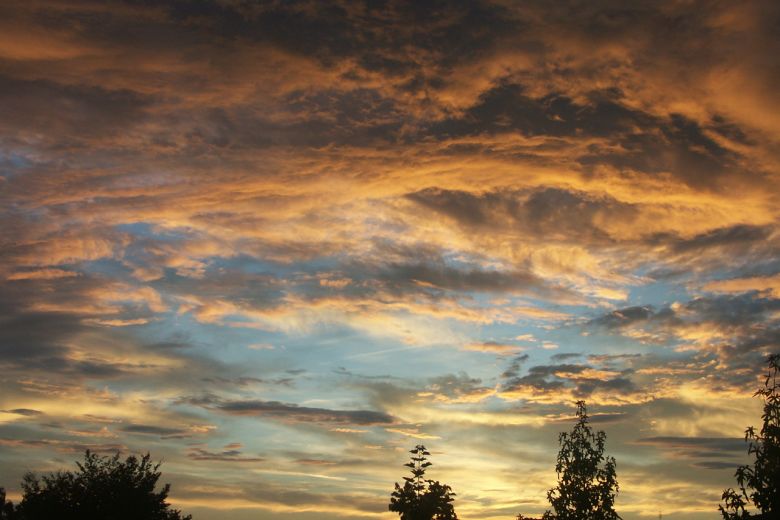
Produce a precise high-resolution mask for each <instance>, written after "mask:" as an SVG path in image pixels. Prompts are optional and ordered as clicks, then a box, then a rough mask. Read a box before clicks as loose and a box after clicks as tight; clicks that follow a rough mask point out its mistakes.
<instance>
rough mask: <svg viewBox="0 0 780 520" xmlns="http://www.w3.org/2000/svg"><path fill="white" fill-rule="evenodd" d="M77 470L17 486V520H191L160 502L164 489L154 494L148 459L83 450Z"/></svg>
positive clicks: (28, 478)
mask: <svg viewBox="0 0 780 520" xmlns="http://www.w3.org/2000/svg"><path fill="white" fill-rule="evenodd" d="M76 465H77V466H78V470H77V471H64V472H63V471H58V472H57V473H51V474H48V475H42V476H41V477H40V478H39V477H37V476H36V475H34V474H32V473H28V474H27V475H25V476H24V480H23V481H22V491H23V495H22V501H21V502H20V503H19V506H18V514H19V517H20V520H50V519H57V520H108V519H111V520H139V519H144V520H191V518H192V517H191V516H189V515H187V516H182V515H181V513H180V512H179V511H178V510H175V509H171V508H170V504H168V503H167V502H166V499H167V498H168V492H169V491H170V484H165V485H164V486H162V489H160V491H155V488H156V487H157V481H158V480H159V479H160V475H161V473H160V471H159V468H160V463H157V464H155V463H153V462H152V461H151V458H150V456H149V454H146V455H144V456H143V457H141V458H138V457H135V456H129V457H127V459H125V460H124V461H121V460H119V454H118V453H117V454H116V455H114V456H113V457H101V456H99V455H96V454H94V453H91V452H90V451H89V450H87V452H86V454H85V455H84V462H83V463H79V462H77V463H76Z"/></svg>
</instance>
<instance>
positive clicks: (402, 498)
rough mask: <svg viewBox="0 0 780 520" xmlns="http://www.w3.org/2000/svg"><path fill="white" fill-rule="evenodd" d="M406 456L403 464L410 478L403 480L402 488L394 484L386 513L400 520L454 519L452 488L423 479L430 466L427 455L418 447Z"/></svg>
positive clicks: (455, 518) (455, 516) (427, 453)
mask: <svg viewBox="0 0 780 520" xmlns="http://www.w3.org/2000/svg"><path fill="white" fill-rule="evenodd" d="M409 453H411V454H412V457H411V460H410V461H409V462H407V463H406V464H404V465H405V466H407V467H408V468H410V470H411V473H412V476H411V477H404V480H405V482H404V486H403V487H401V486H399V485H398V483H397V482H396V484H395V491H393V492H392V493H391V495H390V504H389V506H388V508H389V509H390V511H394V512H396V513H398V515H399V516H400V517H401V520H457V519H458V515H456V514H455V509H454V508H453V506H452V502H453V500H455V499H454V498H453V497H454V496H455V493H453V492H452V488H450V486H448V485H446V484H441V483H440V482H439V481H434V480H429V479H426V478H425V470H426V469H427V468H428V467H430V466H432V463H430V462H428V459H427V456H428V455H430V452H428V451H427V450H426V449H425V446H423V445H422V444H418V445H417V446H415V448H414V449H413V450H411V451H410V452H409Z"/></svg>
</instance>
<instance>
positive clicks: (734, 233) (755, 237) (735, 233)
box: [672, 224, 773, 253]
mask: <svg viewBox="0 0 780 520" xmlns="http://www.w3.org/2000/svg"><path fill="white" fill-rule="evenodd" d="M772 229H773V228H772V226H752V225H747V224H740V225H736V226H731V227H727V228H719V229H713V230H712V231H707V232H706V233H702V234H700V235H697V236H695V237H693V238H690V239H687V240H678V241H676V242H673V243H672V250H673V251H674V252H675V253H691V252H697V251H702V250H705V249H710V248H725V247H728V248H732V249H733V248H735V247H738V248H741V249H747V248H749V247H750V246H751V245H754V244H756V243H757V242H761V241H763V240H766V239H767V238H768V237H769V235H770V234H771V233H772Z"/></svg>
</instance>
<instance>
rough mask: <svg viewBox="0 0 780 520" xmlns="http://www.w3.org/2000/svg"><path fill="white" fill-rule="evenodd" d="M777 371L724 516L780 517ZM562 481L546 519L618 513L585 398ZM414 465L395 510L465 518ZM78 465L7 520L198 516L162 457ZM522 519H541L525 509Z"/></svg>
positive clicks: (32, 490)
mask: <svg viewBox="0 0 780 520" xmlns="http://www.w3.org/2000/svg"><path fill="white" fill-rule="evenodd" d="M767 363H768V365H769V371H768V373H767V376H766V379H765V381H764V386H763V388H760V389H759V390H758V391H757V392H756V393H755V395H756V396H761V397H762V398H763V400H764V411H763V414H762V416H761V418H762V422H763V425H762V427H761V429H760V430H758V431H756V429H755V428H753V427H752V426H751V427H749V428H748V429H747V430H746V432H745V441H746V442H747V444H748V453H749V454H750V455H751V457H752V459H753V460H754V462H753V463H752V464H749V465H745V466H740V467H739V468H737V471H736V474H735V477H736V481H737V488H736V489H735V488H729V489H727V490H726V491H724V492H723V496H722V501H723V502H722V503H721V504H720V506H719V509H720V512H721V515H722V517H723V520H748V519H749V520H778V519H780V381H778V375H780V355H777V354H776V355H772V356H770V357H769V358H768V360H767ZM558 443H559V445H560V450H559V452H558V458H557V462H556V464H555V471H556V473H557V474H558V485H557V486H555V487H554V488H553V489H551V490H550V491H548V492H547V500H548V501H549V503H550V506H551V509H550V510H548V511H546V512H545V513H544V514H543V515H542V519H541V520H618V519H620V518H621V517H620V515H618V514H617V512H615V497H616V495H617V493H618V489H619V487H618V482H617V472H616V464H615V459H614V458H612V457H609V456H605V455H604V451H605V447H606V434H605V433H604V432H603V431H598V432H594V431H593V429H592V428H591V427H590V425H589V424H588V414H587V409H586V407H585V403H584V402H583V401H579V402H578V403H577V423H576V424H575V425H574V428H573V429H572V431H571V432H564V433H561V434H560V436H559V438H558ZM411 454H412V457H411V460H410V461H409V462H408V463H407V464H406V466H407V467H408V468H409V469H410V473H411V475H410V476H408V477H404V478H403V479H404V485H403V486H401V485H399V484H398V483H396V484H395V490H394V491H393V492H392V493H391V495H390V504H389V506H388V507H389V509H390V511H393V512H396V513H398V515H399V516H400V520H457V518H458V516H457V514H456V513H455V507H454V504H453V503H454V501H455V498H454V497H455V496H456V495H455V493H453V491H452V489H451V488H450V486H448V485H446V484H442V483H440V482H439V481H437V480H431V479H427V478H425V472H426V470H427V469H428V468H429V467H430V466H431V465H432V464H431V462H429V460H428V457H429V456H430V452H428V451H427V450H426V449H425V446H423V445H418V446H416V447H415V448H414V449H413V450H411ZM76 465H77V467H78V469H77V470H76V471H58V472H56V473H51V474H48V475H43V476H41V477H38V476H37V475H35V474H33V473H28V474H27V475H25V477H24V480H23V481H22V492H23V495H22V501H21V502H20V503H19V504H18V505H16V506H14V504H12V503H11V502H8V501H6V495H5V491H4V490H3V488H0V520H53V519H56V520H191V518H192V517H191V516H189V515H184V516H183V515H182V513H181V512H180V511H178V510H176V509H173V508H171V507H170V504H168V503H167V498H168V493H169V492H170V485H169V484H165V485H163V486H162V488H161V489H160V490H159V491H156V488H157V483H158V481H159V479H160V476H161V473H160V471H159V468H160V463H157V464H155V463H153V462H152V461H151V458H150V456H149V455H148V454H147V455H144V456H142V457H140V458H138V457H136V456H129V457H127V459H125V460H120V457H119V454H116V455H114V456H113V457H102V456H99V455H96V454H94V453H91V452H89V451H87V452H86V454H85V456H84V462H77V463H76ZM517 520H536V519H533V518H531V517H527V516H524V515H523V514H519V515H518V516H517Z"/></svg>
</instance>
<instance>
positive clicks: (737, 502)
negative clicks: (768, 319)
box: [718, 354, 780, 520]
mask: <svg viewBox="0 0 780 520" xmlns="http://www.w3.org/2000/svg"><path fill="white" fill-rule="evenodd" d="M767 364H768V365H769V372H768V373H767V376H766V380H765V381H764V388H759V389H758V390H757V391H756V393H755V394H753V395H754V396H757V395H760V396H761V397H763V398H764V413H763V414H762V415H761V418H762V419H763V421H764V424H763V426H762V427H761V431H760V432H758V433H756V430H755V428H753V427H752V426H749V427H748V428H747V430H745V442H747V443H748V454H750V455H753V456H754V457H755V462H754V463H753V465H752V466H750V465H746V466H740V467H739V468H737V472H736V474H735V477H736V479H737V484H738V485H739V491H735V490H734V489H733V488H729V489H727V490H725V491H724V492H723V496H722V497H721V498H722V500H723V502H724V503H723V504H721V505H720V506H718V509H720V512H721V514H722V515H723V518H724V520H743V519H748V518H751V519H762V520H769V519H775V518H780V381H778V373H780V354H773V355H771V356H769V357H768V358H767ZM751 502H752V503H753V506H754V507H755V508H756V509H758V511H760V512H759V513H750V512H748V511H747V509H746V506H749V505H750V503H751Z"/></svg>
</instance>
